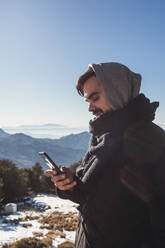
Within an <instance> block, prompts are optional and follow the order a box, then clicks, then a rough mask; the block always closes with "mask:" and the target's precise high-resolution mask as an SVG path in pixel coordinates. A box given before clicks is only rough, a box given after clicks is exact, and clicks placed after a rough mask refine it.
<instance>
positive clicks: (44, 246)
mask: <svg viewBox="0 0 165 248" xmlns="http://www.w3.org/2000/svg"><path fill="white" fill-rule="evenodd" d="M51 246H52V240H51V239H50V238H44V239H41V240H39V239H37V238H24V239H20V240H18V241H16V242H14V243H12V244H4V245H3V246H2V248H51Z"/></svg>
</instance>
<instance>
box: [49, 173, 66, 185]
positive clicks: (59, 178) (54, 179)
mask: <svg viewBox="0 0 165 248" xmlns="http://www.w3.org/2000/svg"><path fill="white" fill-rule="evenodd" d="M65 178H66V175H65V174H61V175H59V176H54V175H52V178H51V180H52V182H54V183H57V182H59V181H63V180H64V179H65Z"/></svg>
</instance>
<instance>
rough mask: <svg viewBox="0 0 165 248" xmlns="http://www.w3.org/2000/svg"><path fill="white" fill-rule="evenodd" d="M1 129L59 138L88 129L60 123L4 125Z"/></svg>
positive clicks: (11, 132) (40, 136)
mask: <svg viewBox="0 0 165 248" xmlns="http://www.w3.org/2000/svg"><path fill="white" fill-rule="evenodd" d="M2 129H3V130H4V131H5V132H7V133H10V134H15V133H24V134H27V135H29V136H32V137H34V138H51V139H52V138H54V139H57V138H60V137H62V136H66V135H69V134H71V133H75V134H78V133H81V132H85V131H87V130H88V128H87V127H86V128H85V127H79V128H78V127H68V126H64V125H60V124H54V123H48V124H44V125H21V126H13V127H12V126H4V127H2Z"/></svg>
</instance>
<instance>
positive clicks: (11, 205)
mask: <svg viewBox="0 0 165 248" xmlns="http://www.w3.org/2000/svg"><path fill="white" fill-rule="evenodd" d="M4 209H5V213H6V214H12V213H14V212H16V211H17V205H16V204H15V203H8V204H6V205H5V208H4Z"/></svg>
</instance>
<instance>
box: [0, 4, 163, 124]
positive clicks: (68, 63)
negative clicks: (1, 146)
mask: <svg viewBox="0 0 165 248" xmlns="http://www.w3.org/2000/svg"><path fill="white" fill-rule="evenodd" d="M164 13H165V1H164V0H145V1H143V0H139V1H136V0H124V1H123V0H102V1H96V0H95V1H94V0H83V1H82V0H47V1H45V0H35V1H34V0H0V86H1V88H0V126H1V127H2V126H17V125H25V124H26V125H30V124H32V125H39V124H46V123H56V124H62V125H66V126H72V127H88V122H89V120H90V119H91V118H93V117H92V115H91V114H90V113H88V110H87V109H88V106H87V103H86V102H85V101H84V100H83V98H82V97H80V96H79V95H78V94H77V92H76V89H75V84H76V80H77V78H78V77H79V76H80V74H82V73H83V72H85V71H86V69H87V67H88V64H90V63H100V62H111V61H114V62H119V63H122V64H125V65H126V66H128V67H129V68H130V69H131V70H133V71H134V72H137V73H140V74H141V75H142V88H141V92H143V93H144V94H145V95H146V96H147V97H149V98H150V99H151V101H159V102H160V107H159V109H158V111H157V116H156V122H157V123H165V97H164V95H165V80H164V72H165V63H164V59H165V47H164V46H165V45H164V44H165V31H164V30H165V15H164Z"/></svg>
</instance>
